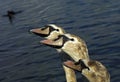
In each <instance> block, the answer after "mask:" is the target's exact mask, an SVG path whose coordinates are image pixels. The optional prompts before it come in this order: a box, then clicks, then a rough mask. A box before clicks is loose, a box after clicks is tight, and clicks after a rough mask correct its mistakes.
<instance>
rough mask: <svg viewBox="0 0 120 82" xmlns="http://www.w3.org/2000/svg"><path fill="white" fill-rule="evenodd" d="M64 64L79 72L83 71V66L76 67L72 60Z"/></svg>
mask: <svg viewBox="0 0 120 82" xmlns="http://www.w3.org/2000/svg"><path fill="white" fill-rule="evenodd" d="M63 64H64V65H65V66H67V67H69V68H71V69H74V70H77V71H81V66H80V65H75V62H74V61H71V60H67V61H65V62H63Z"/></svg>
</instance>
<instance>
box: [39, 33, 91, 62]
mask: <svg viewBox="0 0 120 82" xmlns="http://www.w3.org/2000/svg"><path fill="white" fill-rule="evenodd" d="M41 43H43V44H46V45H48V46H51V47H54V48H57V49H61V50H62V51H64V52H65V53H67V54H68V55H69V56H70V57H71V58H73V60H74V61H78V60H79V59H89V56H88V50H87V46H86V43H85V42H84V41H83V40H82V39H81V38H80V37H78V36H75V35H73V34H64V35H60V36H59V37H58V38H57V39H55V40H43V41H41Z"/></svg>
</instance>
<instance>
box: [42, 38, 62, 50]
mask: <svg viewBox="0 0 120 82" xmlns="http://www.w3.org/2000/svg"><path fill="white" fill-rule="evenodd" d="M40 43H42V44H45V45H48V46H50V47H53V48H61V47H62V46H63V38H62V37H61V38H59V39H57V40H49V39H46V40H42V41H40Z"/></svg>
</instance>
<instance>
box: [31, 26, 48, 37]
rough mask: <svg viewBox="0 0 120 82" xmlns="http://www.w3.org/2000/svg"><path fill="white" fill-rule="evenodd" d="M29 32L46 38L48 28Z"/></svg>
mask: <svg viewBox="0 0 120 82" xmlns="http://www.w3.org/2000/svg"><path fill="white" fill-rule="evenodd" d="M30 32H32V33H34V34H36V35H39V36H41V37H47V36H48V35H49V27H47V28H46V27H44V28H36V29H31V30H30Z"/></svg>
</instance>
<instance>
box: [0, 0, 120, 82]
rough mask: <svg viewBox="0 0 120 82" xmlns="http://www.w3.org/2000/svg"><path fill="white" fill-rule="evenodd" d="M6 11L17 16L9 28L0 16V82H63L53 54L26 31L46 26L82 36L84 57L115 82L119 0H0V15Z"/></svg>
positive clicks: (119, 70) (119, 60)
mask: <svg viewBox="0 0 120 82" xmlns="http://www.w3.org/2000/svg"><path fill="white" fill-rule="evenodd" d="M7 10H15V11H23V12H22V13H20V14H17V15H15V18H14V20H13V24H11V23H10V22H9V20H8V18H6V17H0V82H65V76H64V71H63V68H62V65H61V61H60V57H59V55H58V54H57V52H56V50H55V49H52V48H50V47H47V46H44V45H42V44H40V43H39V41H40V40H41V39H42V38H40V37H39V36H35V35H33V34H31V33H29V30H30V29H32V28H36V27H38V26H43V25H45V24H48V23H54V24H57V25H59V26H62V27H63V28H64V29H65V30H66V31H67V32H69V33H73V34H76V35H78V36H80V37H81V38H83V39H84V40H85V41H86V43H87V45H88V49H89V53H90V57H91V58H92V59H95V60H98V61H100V62H102V63H103V64H104V65H105V66H106V67H107V69H108V71H109V72H110V74H111V82H120V37H119V36H120V1H119V0H0V15H1V16H2V15H4V14H6V11H7ZM77 77H78V82H80V80H81V79H80V74H79V73H77Z"/></svg>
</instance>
